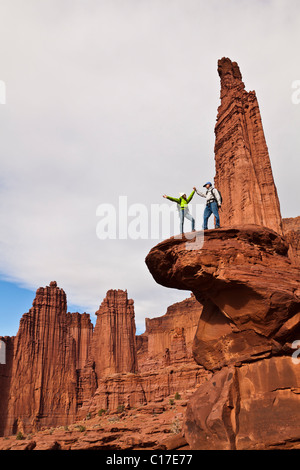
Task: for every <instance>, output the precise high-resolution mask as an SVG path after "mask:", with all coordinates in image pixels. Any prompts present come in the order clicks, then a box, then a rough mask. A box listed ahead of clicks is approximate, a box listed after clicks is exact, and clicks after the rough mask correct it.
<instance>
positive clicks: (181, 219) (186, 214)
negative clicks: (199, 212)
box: [179, 209, 195, 233]
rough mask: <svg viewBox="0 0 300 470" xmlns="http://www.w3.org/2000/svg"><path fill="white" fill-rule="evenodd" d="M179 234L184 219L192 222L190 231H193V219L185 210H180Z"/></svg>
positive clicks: (181, 230) (181, 231)
mask: <svg viewBox="0 0 300 470" xmlns="http://www.w3.org/2000/svg"><path fill="white" fill-rule="evenodd" d="M179 214H180V233H183V222H184V218H185V217H186V218H187V219H189V220H190V221H191V222H192V230H195V219H194V217H193V216H192V215H191V214H190V213H189V212H188V211H186V210H185V209H180V213H179Z"/></svg>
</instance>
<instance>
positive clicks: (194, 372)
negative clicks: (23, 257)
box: [0, 281, 210, 435]
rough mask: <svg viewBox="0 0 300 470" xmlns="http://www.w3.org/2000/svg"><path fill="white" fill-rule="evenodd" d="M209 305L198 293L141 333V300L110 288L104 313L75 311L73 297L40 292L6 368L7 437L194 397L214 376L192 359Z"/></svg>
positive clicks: (0, 370) (0, 379)
mask: <svg viewBox="0 0 300 470" xmlns="http://www.w3.org/2000/svg"><path fill="white" fill-rule="evenodd" d="M201 311H202V306H201V305H200V304H199V303H198V302H197V300H196V299H195V298H194V296H192V297H190V298H189V299H186V300H185V301H183V302H179V303H177V304H174V305H173V306H170V307H169V308H168V311H167V313H166V314H165V315H163V316H162V317H158V318H155V319H151V320H150V319H147V321H146V331H145V333H143V334H142V335H140V336H136V328H135V317H134V303H133V300H131V299H128V296H127V292H126V291H122V290H110V291H108V292H107V294H106V297H105V298H104V300H103V302H102V303H101V305H100V308H99V310H98V311H97V312H96V315H97V320H96V325H95V328H94V329H93V325H92V323H91V320H90V316H89V315H88V314H86V313H83V314H80V313H78V312H75V313H67V301H66V294H65V292H64V291H63V290H62V289H60V288H58V287H57V285H56V282H54V281H53V282H51V283H50V285H49V286H47V287H45V288H42V287H41V288H39V289H38V290H37V293H36V298H35V299H34V301H33V306H32V308H31V309H30V310H29V312H28V313H26V314H24V315H23V317H22V318H21V322H20V328H19V331H18V334H17V336H16V337H15V338H9V337H6V338H2V340H3V341H4V342H5V344H6V349H7V351H6V352H7V354H6V356H7V360H6V364H1V365H0V393H1V403H0V418H1V421H0V426H1V428H0V435H3V434H4V435H10V434H16V433H17V432H18V431H21V432H22V433H23V434H24V433H25V434H26V433H28V432H32V431H36V430H38V429H41V428H44V427H49V426H51V427H53V426H59V425H68V424H70V423H72V422H74V421H75V420H76V419H78V418H81V417H83V418H84V417H85V416H87V415H88V414H89V415H90V414H92V415H97V413H98V411H99V410H101V409H105V410H110V411H112V412H113V411H116V410H117V409H130V408H132V407H137V406H140V405H149V404H151V403H154V402H161V401H162V400H163V399H164V398H166V397H168V396H170V395H172V396H173V397H174V395H175V394H176V393H179V392H180V393H185V394H186V392H187V393H189V390H191V389H194V388H195V387H196V385H197V384H199V383H202V382H203V381H204V380H206V379H207V378H208V377H209V376H210V373H209V372H207V371H205V370H204V369H203V367H201V366H199V365H197V364H196V363H195V361H194V359H193V357H192V344H193V338H194V335H195V332H196V329H197V325H198V321H199V317H200V314H201Z"/></svg>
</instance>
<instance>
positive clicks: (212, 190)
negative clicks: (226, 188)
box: [211, 188, 223, 204]
mask: <svg viewBox="0 0 300 470" xmlns="http://www.w3.org/2000/svg"><path fill="white" fill-rule="evenodd" d="M214 189H215V190H216V191H218V193H219V196H220V202H221V204H222V202H223V198H222V194H221V191H219V190H218V189H217V188H212V189H211V193H212V195H213V197H214V200H215V201H216V202H218V201H217V198H216V196H215V194H214Z"/></svg>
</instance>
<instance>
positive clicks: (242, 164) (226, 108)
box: [215, 58, 282, 233]
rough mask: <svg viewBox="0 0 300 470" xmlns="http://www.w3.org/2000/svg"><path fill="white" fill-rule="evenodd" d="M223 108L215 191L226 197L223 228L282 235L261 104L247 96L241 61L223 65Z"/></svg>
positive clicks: (217, 132) (221, 62) (220, 66)
mask: <svg viewBox="0 0 300 470" xmlns="http://www.w3.org/2000/svg"><path fill="white" fill-rule="evenodd" d="M218 73H219V76H220V80H221V104H220V106H219V108H218V116H217V123H216V126H215V136H216V140H215V164H216V176H215V186H216V188H218V189H220V191H221V194H222V197H223V207H222V211H221V225H222V226H223V227H225V226H232V225H240V224H258V225H264V226H265V227H268V228H271V229H273V230H275V231H276V232H278V233H282V227H281V215H280V206H279V200H278V196H277V190H276V187H275V184H274V179H273V174H272V168H271V164H270V158H269V153H268V148H267V145H266V141H265V136H264V131H263V126H262V121H261V116H260V111H259V106H258V101H257V98H256V94H255V92H254V91H250V92H246V91H245V86H244V83H243V82H242V75H241V73H240V70H239V67H238V65H237V64H236V62H231V60H230V59H228V58H223V59H221V60H219V61H218Z"/></svg>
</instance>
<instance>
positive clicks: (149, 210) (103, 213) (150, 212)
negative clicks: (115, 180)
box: [96, 196, 205, 250]
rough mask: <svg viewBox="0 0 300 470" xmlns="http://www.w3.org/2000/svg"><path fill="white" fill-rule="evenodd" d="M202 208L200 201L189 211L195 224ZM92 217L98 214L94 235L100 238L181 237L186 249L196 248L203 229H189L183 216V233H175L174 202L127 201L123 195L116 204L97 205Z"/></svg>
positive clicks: (201, 241)
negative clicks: (146, 202) (143, 202)
mask: <svg viewBox="0 0 300 470" xmlns="http://www.w3.org/2000/svg"><path fill="white" fill-rule="evenodd" d="M204 207H205V205H204V204H195V205H194V206H193V211H191V212H189V214H190V215H192V216H193V217H194V219H195V221H196V225H197V224H199V223H200V221H201V223H202V220H203V211H204ZM192 212H193V213H192ZM96 216H97V217H99V221H98V222H97V226H96V234H97V237H98V238H99V239H100V240H106V239H110V240H115V239H118V240H126V239H131V240H138V239H141V240H150V239H151V240H159V239H163V240H164V239H166V238H169V237H170V236H174V238H176V239H184V240H185V241H186V242H187V245H186V248H187V249H190V250H194V249H200V248H201V247H202V245H203V241H204V232H203V230H198V231H194V232H192V231H191V221H190V220H188V219H187V218H185V219H184V234H181V233H179V234H178V232H180V218H179V211H178V209H177V207H176V205H174V204H173V205H172V204H167V203H161V204H150V205H148V206H147V205H145V204H141V203H134V204H128V198H127V196H119V200H118V204H117V207H116V206H115V205H113V204H109V203H103V204H99V206H98V207H97V210H96ZM174 234H175V235H174Z"/></svg>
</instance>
